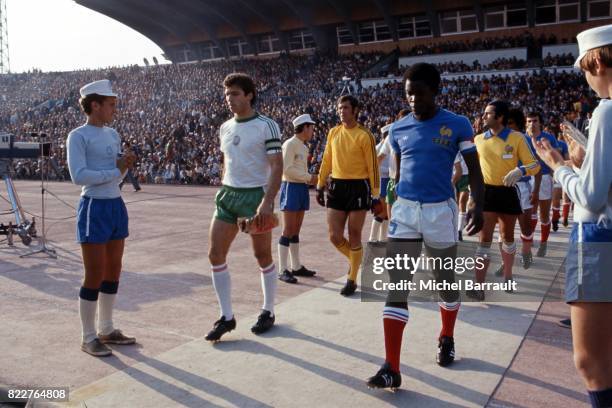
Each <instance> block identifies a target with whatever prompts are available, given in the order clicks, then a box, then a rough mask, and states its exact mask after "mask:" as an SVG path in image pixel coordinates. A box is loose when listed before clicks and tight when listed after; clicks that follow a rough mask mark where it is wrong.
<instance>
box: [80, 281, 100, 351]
mask: <svg viewBox="0 0 612 408" xmlns="http://www.w3.org/2000/svg"><path fill="white" fill-rule="evenodd" d="M97 305H98V290H97V289H88V288H85V287H81V291H80V292H79V316H80V317H81V335H82V341H83V343H89V342H91V341H93V340H94V339H95V338H96V337H98V336H97V335H96V306H97Z"/></svg>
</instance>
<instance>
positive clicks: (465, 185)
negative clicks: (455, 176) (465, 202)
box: [455, 175, 470, 193]
mask: <svg viewBox="0 0 612 408" xmlns="http://www.w3.org/2000/svg"><path fill="white" fill-rule="evenodd" d="M455 188H456V189H457V192H458V193H461V192H463V191H470V190H469V189H470V176H468V175H465V176H461V177H459V181H457V182H456V183H455Z"/></svg>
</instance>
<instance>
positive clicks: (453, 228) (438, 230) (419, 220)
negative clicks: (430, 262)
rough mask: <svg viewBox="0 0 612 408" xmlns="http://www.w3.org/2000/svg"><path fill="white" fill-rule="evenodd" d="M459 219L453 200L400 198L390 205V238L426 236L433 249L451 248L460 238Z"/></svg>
mask: <svg viewBox="0 0 612 408" xmlns="http://www.w3.org/2000/svg"><path fill="white" fill-rule="evenodd" d="M458 222H459V219H458V211H457V203H456V202H455V200H453V199H448V200H446V201H442V202H439V203H431V204H422V203H419V202H417V201H411V200H406V199H405V198H402V197H398V198H397V201H396V202H395V204H393V207H392V208H391V220H390V221H389V238H400V239H423V241H424V242H425V244H426V245H429V246H431V247H433V248H438V249H444V248H449V247H451V246H453V245H455V244H456V243H457V241H458V236H457V235H458V234H457V226H458Z"/></svg>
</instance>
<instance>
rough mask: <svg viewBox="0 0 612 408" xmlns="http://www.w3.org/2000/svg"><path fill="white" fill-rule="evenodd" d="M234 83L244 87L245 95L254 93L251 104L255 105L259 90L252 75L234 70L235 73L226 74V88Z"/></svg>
mask: <svg viewBox="0 0 612 408" xmlns="http://www.w3.org/2000/svg"><path fill="white" fill-rule="evenodd" d="M234 85H235V86H237V87H238V88H240V89H242V92H244V95H245V96H246V95H248V94H252V95H253V99H251V106H253V105H255V101H256V99H257V90H256V89H255V82H253V79H252V78H251V77H250V76H248V75H247V74H243V73H241V72H234V73H233V74H229V75H228V76H226V77H225V79H224V80H223V86H224V87H226V88H229V87H230V86H234Z"/></svg>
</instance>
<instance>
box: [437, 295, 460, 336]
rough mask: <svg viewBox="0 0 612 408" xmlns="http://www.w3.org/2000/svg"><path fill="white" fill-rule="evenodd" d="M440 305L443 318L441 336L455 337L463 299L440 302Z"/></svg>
mask: <svg viewBox="0 0 612 408" xmlns="http://www.w3.org/2000/svg"><path fill="white" fill-rule="evenodd" d="M438 306H440V317H441V318H442V330H440V338H442V336H447V337H453V336H454V333H455V322H456V321H457V314H458V313H459V308H460V307H461V301H457V302H438Z"/></svg>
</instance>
